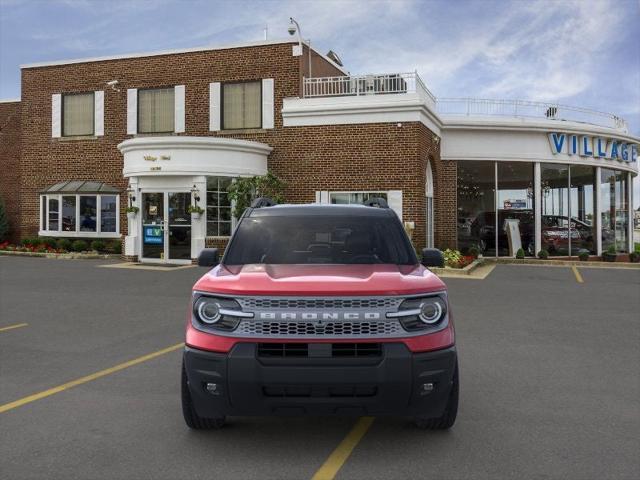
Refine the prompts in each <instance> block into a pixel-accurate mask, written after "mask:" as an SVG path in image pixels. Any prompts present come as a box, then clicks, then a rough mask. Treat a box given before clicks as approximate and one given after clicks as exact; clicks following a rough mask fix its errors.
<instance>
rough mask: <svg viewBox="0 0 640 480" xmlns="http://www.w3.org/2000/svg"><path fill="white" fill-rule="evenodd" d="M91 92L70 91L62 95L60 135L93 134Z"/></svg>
mask: <svg viewBox="0 0 640 480" xmlns="http://www.w3.org/2000/svg"><path fill="white" fill-rule="evenodd" d="M94 105H95V104H94V99H93V92H90V93H70V94H64V95H63V96H62V135H63V136H64V137H76V136H83V135H93V132H94V128H93V122H94V114H93V109H94Z"/></svg>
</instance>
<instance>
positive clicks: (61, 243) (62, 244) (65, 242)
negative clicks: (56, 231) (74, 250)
mask: <svg viewBox="0 0 640 480" xmlns="http://www.w3.org/2000/svg"><path fill="white" fill-rule="evenodd" d="M56 247H58V248H59V249H60V250H66V251H67V252H68V251H70V250H71V240H69V239H68V238H61V239H60V240H58V243H57V244H56Z"/></svg>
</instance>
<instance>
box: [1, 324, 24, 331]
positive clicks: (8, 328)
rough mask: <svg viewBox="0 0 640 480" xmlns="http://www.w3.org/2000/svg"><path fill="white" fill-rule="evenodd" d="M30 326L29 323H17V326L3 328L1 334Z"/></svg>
mask: <svg viewBox="0 0 640 480" xmlns="http://www.w3.org/2000/svg"><path fill="white" fill-rule="evenodd" d="M27 325H29V324H28V323H17V324H15V325H9V326H8V327H1V328H0V332H4V331H6V330H13V329H14V328H20V327H26V326H27Z"/></svg>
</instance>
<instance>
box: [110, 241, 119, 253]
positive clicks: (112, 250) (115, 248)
mask: <svg viewBox="0 0 640 480" xmlns="http://www.w3.org/2000/svg"><path fill="white" fill-rule="evenodd" d="M107 251H108V252H109V253H115V254H119V253H120V252H122V242H120V240H114V241H113V242H109V245H107Z"/></svg>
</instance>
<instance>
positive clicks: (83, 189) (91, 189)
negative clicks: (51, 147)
mask: <svg viewBox="0 0 640 480" xmlns="http://www.w3.org/2000/svg"><path fill="white" fill-rule="evenodd" d="M40 193H74V194H75V193H106V194H108V193H113V194H117V193H120V189H118V188H116V187H112V186H111V185H107V184H106V183H104V182H92V181H85V180H69V181H67V182H60V183H56V184H55V185H51V186H50V187H48V188H45V189H44V190H42V191H41V192H40Z"/></svg>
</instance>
